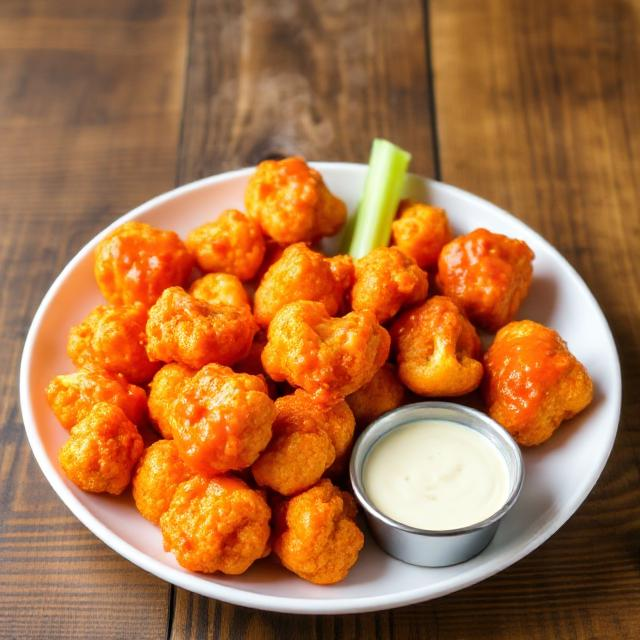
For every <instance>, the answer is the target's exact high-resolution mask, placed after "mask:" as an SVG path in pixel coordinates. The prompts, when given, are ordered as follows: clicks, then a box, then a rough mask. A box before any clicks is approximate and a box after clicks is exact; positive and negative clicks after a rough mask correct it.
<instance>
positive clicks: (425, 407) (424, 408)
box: [349, 401, 525, 537]
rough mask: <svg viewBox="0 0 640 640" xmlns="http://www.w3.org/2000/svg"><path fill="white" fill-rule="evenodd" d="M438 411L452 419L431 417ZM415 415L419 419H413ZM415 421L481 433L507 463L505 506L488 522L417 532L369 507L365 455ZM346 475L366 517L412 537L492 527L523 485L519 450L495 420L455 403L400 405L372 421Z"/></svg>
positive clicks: (510, 505) (447, 534) (522, 466)
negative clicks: (508, 483)
mask: <svg viewBox="0 0 640 640" xmlns="http://www.w3.org/2000/svg"><path fill="white" fill-rule="evenodd" d="M442 410H445V411H450V412H451V413H452V414H453V415H452V416H449V417H446V418H443V417H441V416H438V417H435V416H434V415H433V414H434V413H435V412H436V411H442ZM415 412H419V413H420V414H421V415H419V416H416V415H415ZM408 414H411V418H410V419H405V418H407V416H408ZM455 416H457V418H456V417H455ZM465 417H466V418H467V422H465V420H464V418H465ZM416 419H417V420H428V419H434V420H448V421H450V422H455V423H457V424H460V425H461V426H463V427H468V428H470V429H473V430H474V431H476V432H478V433H481V434H482V435H483V437H486V438H487V440H489V442H491V444H492V445H493V446H495V448H496V449H497V450H498V451H499V452H500V455H501V456H502V457H503V458H505V462H507V468H508V469H509V474H510V476H511V477H510V480H511V490H510V492H509V495H508V497H507V500H506V502H505V503H504V504H503V505H502V507H501V508H500V509H498V511H496V512H495V513H493V514H492V515H490V516H489V517H488V518H485V519H484V520H481V521H479V522H476V523H474V524H470V525H467V526H466V527H459V528H457V529H440V530H433V529H419V528H417V527H412V526H411V525H407V524H404V523H402V522H398V521H397V520H394V519H393V518H390V517H389V516H387V515H385V514H384V513H382V512H381V511H380V510H379V509H378V508H377V507H376V506H375V505H374V504H373V502H372V501H371V500H370V499H369V497H368V496H367V492H366V490H365V488H364V482H363V480H362V472H363V470H364V466H365V463H366V460H367V456H368V455H369V453H370V451H371V450H372V449H373V448H374V447H375V446H376V445H377V444H378V442H379V441H380V440H381V439H382V438H384V437H385V436H386V435H388V434H389V433H390V432H391V431H393V430H395V429H399V428H401V427H403V426H404V425H406V424H409V423H411V422H414V421H415V420H416ZM471 420H473V421H475V422H480V423H482V425H483V427H487V431H486V432H485V431H481V430H479V429H476V428H475V427H473V426H472V425H470V424H469V422H470V421H471ZM372 433H375V434H376V435H377V437H374V436H372V435H371V434H372ZM488 434H490V435H488ZM496 441H497V442H498V443H499V445H498V444H496ZM503 447H504V449H507V450H508V451H510V452H511V453H512V455H513V460H514V461H515V465H514V467H515V469H513V470H511V469H510V465H509V464H508V463H509V461H508V460H507V459H506V458H507V456H506V455H505V453H504V450H503ZM360 458H361V460H362V461H361V462H360V464H357V461H358V460H359V459H360ZM349 475H350V477H351V484H352V486H353V491H354V493H355V496H356V498H357V499H358V502H359V503H360V504H361V505H362V507H363V508H364V509H365V510H366V511H367V512H368V514H369V515H371V516H373V517H374V518H376V519H378V520H380V521H382V522H384V523H385V524H386V525H387V526H389V527H393V528H395V529H400V530H402V531H406V532H407V533H412V534H414V535H418V536H429V537H447V536H457V535H460V534H464V533H469V532H472V531H478V530H480V529H484V528H486V527H490V526H491V525H493V524H494V523H496V522H498V521H500V520H501V519H502V518H503V517H504V516H505V515H506V514H507V512H508V511H509V510H510V509H511V508H512V507H513V505H514V504H515V503H516V501H517V500H518V496H519V495H520V492H521V490H522V486H523V484H524V475H525V473H524V461H523V459H522V453H521V452H520V447H519V446H518V445H517V444H516V442H515V440H514V439H513V438H512V437H511V436H510V435H509V433H508V432H507V431H506V429H504V428H503V427H502V426H500V425H499V424H498V423H497V422H496V421H495V420H493V419H492V418H490V417H489V416H488V415H486V414H485V413H482V412H480V411H477V410H476V409H472V408H470V407H466V406H464V405H461V404H457V403H455V402H435V401H427V402H415V403H412V404H407V405H404V406H402V407H399V408H397V409H393V410H392V411H388V412H387V413H385V414H383V415H382V416H380V417H379V418H377V419H376V420H374V421H373V422H372V423H371V424H370V425H369V426H368V427H367V428H366V429H365V430H364V431H363V432H362V433H361V434H360V436H359V437H358V439H357V440H356V442H355V444H354V446H353V451H352V453H351V460H350V463H349Z"/></svg>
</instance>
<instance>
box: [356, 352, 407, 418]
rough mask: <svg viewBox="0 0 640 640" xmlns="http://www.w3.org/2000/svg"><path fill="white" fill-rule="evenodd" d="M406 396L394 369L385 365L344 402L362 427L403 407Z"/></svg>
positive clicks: (389, 365)
mask: <svg viewBox="0 0 640 640" xmlns="http://www.w3.org/2000/svg"><path fill="white" fill-rule="evenodd" d="M406 395H407V393H406V390H405V388H404V386H403V384H402V383H401V382H400V380H399V379H398V374H397V373H396V370H395V368H394V367H393V365H391V364H389V363H386V364H385V365H384V366H383V367H382V368H381V369H378V371H377V372H376V375H375V376H373V378H372V379H371V380H370V381H369V382H368V383H367V384H365V385H364V386H362V387H360V388H359V389H358V390H357V391H355V392H354V393H352V394H351V395H349V396H347V398H346V400H347V404H348V405H349V407H351V411H353V415H354V416H355V419H356V422H357V423H358V425H359V426H360V427H364V426H366V425H368V424H369V423H370V422H373V421H374V420H375V419H376V418H379V417H380V416H381V415H382V414H383V413H386V412H387V411H391V410H392V409H395V408H397V407H399V406H401V405H403V404H404V403H405V400H406Z"/></svg>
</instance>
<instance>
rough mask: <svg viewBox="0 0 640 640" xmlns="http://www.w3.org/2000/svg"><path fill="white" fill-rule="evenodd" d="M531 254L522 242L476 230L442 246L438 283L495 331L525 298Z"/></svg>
mask: <svg viewBox="0 0 640 640" xmlns="http://www.w3.org/2000/svg"><path fill="white" fill-rule="evenodd" d="M533 258H534V255H533V251H531V249H530V248H529V247H528V246H527V244H526V243H525V242H523V241H522V240H515V239H513V238H508V237H507V236H503V235H500V234H498V233H491V232H490V231H487V230H486V229H476V230H475V231H472V232H471V233H468V234H467V235H466V236H460V237H458V238H456V239H455V240H452V241H451V242H450V243H449V244H447V245H446V246H445V247H444V248H443V249H442V252H441V253H440V258H439V259H438V275H437V278H436V282H437V284H438V286H439V287H440V289H441V290H442V292H443V293H444V294H445V295H446V296H448V297H450V298H451V299H452V300H454V302H456V304H457V305H458V306H459V307H460V308H461V309H462V310H463V311H464V313H465V314H466V315H467V317H468V318H469V320H471V322H473V323H474V324H476V325H478V326H479V327H482V328H483V329H486V330H487V331H497V330H498V329H499V328H500V327H502V326H503V325H505V324H507V322H509V321H510V320H511V319H512V318H513V317H514V316H515V314H516V313H517V311H518V309H519V307H520V304H521V303H522V301H523V300H524V299H525V298H526V297H527V293H528V292H529V285H530V284H531V277H532V274H533V267H532V266H531V261H532V260H533Z"/></svg>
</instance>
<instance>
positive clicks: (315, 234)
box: [245, 157, 347, 244]
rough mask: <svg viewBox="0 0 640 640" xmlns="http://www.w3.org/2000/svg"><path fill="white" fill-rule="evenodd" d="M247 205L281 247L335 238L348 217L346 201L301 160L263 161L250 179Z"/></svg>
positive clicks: (294, 158) (248, 209) (248, 211)
mask: <svg viewBox="0 0 640 640" xmlns="http://www.w3.org/2000/svg"><path fill="white" fill-rule="evenodd" d="M245 204H246V207H247V214H248V215H249V216H250V217H252V218H254V219H255V220H257V221H258V222H259V223H260V226H261V228H262V231H263V232H264V233H265V234H266V235H268V236H269V237H271V238H273V239H274V240H275V241H276V242H279V243H281V244H291V243H293V242H300V241H302V242H312V241H314V240H317V239H318V238H321V237H322V236H331V235H333V234H334V233H336V232H337V231H338V230H339V229H340V227H341V226H342V225H343V224H344V221H345V220H346V218H347V208H346V206H345V204H344V202H342V200H340V199H339V198H336V197H335V196H334V195H333V194H332V193H331V192H330V191H329V189H327V187H326V185H325V184H324V181H323V179H322V176H321V175H320V174H319V173H318V172H317V171H316V170H315V169H312V168H311V167H309V166H308V165H307V163H306V162H305V161H304V160H303V159H302V158H297V157H292V158H285V159H284V160H265V161H264V162H261V163H260V164H259V165H258V167H257V169H256V172H255V173H254V174H253V176H252V177H251V179H250V180H249V185H248V186H247V191H246V194H245Z"/></svg>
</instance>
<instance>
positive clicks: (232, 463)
mask: <svg viewBox="0 0 640 640" xmlns="http://www.w3.org/2000/svg"><path fill="white" fill-rule="evenodd" d="M275 414H276V411H275V408H274V405H273V401H272V400H271V398H269V396H268V395H267V386H266V384H265V382H264V380H262V378H260V377H258V376H252V375H249V374H247V373H235V372H234V371H232V370H231V369H229V367H223V366H221V365H218V364H208V365H206V366H205V367H203V368H202V369H200V371H198V372H197V373H195V374H194V375H193V376H192V377H191V378H188V379H187V380H185V381H184V383H183V385H182V387H181V389H180V395H179V397H177V398H176V399H175V401H174V402H173V404H172V406H171V410H170V412H169V416H168V422H169V427H170V431H171V433H172V434H173V439H174V441H175V443H176V446H177V447H178V451H179V452H180V455H181V457H182V459H183V460H184V461H185V463H186V464H187V465H188V466H189V467H190V468H191V469H192V470H193V471H194V472H195V473H201V474H203V475H216V474H220V473H225V472H226V471H230V470H239V469H245V468H246V467H249V466H250V465H251V464H253V463H254V462H255V460H256V458H257V457H258V455H259V454H260V452H261V451H262V450H263V449H264V448H265V447H266V446H267V444H268V443H269V440H270V439H271V425H272V423H273V420H274V418H275Z"/></svg>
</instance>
